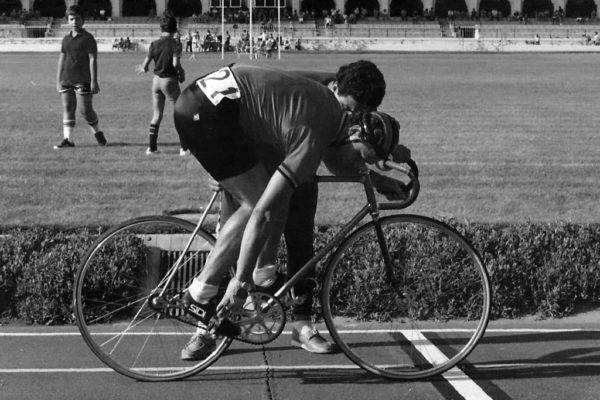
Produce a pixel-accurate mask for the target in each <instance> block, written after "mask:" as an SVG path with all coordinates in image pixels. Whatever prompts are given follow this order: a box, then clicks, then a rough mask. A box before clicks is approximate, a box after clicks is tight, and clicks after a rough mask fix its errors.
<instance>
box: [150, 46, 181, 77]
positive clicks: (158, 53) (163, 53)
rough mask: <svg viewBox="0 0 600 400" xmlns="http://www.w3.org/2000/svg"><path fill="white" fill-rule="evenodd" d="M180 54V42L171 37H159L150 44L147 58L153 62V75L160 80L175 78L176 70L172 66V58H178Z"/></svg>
mask: <svg viewBox="0 0 600 400" xmlns="http://www.w3.org/2000/svg"><path fill="white" fill-rule="evenodd" d="M181 52H182V46H181V42H179V41H177V40H175V39H174V38H173V37H172V36H165V37H161V38H160V39H158V40H155V41H154V42H152V43H150V48H149V49H148V58H150V59H151V60H154V75H157V76H159V77H161V78H173V77H177V70H176V69H175V67H174V66H173V57H174V56H177V57H180V56H181Z"/></svg>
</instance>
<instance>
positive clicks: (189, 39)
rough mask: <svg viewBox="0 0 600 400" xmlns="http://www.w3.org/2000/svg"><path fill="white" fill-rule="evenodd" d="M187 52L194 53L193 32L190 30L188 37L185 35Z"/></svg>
mask: <svg viewBox="0 0 600 400" xmlns="http://www.w3.org/2000/svg"><path fill="white" fill-rule="evenodd" d="M185 52H186V53H193V49H192V31H191V30H188V33H187V35H185Z"/></svg>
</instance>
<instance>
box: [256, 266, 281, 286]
mask: <svg viewBox="0 0 600 400" xmlns="http://www.w3.org/2000/svg"><path fill="white" fill-rule="evenodd" d="M252 279H254V284H255V285H257V286H262V287H269V286H271V285H272V284H274V283H275V281H276V280H277V270H276V269H275V266H274V265H265V266H263V267H260V268H255V269H254V272H252Z"/></svg>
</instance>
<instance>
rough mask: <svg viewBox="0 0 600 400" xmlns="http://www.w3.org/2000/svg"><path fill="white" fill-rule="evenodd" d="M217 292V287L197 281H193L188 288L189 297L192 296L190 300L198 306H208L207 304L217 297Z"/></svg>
mask: <svg viewBox="0 0 600 400" xmlns="http://www.w3.org/2000/svg"><path fill="white" fill-rule="evenodd" d="M218 291H219V287H218V286H216V285H211V284H209V283H206V282H201V281H199V280H198V279H194V281H193V282H192V284H191V285H190V287H189V288H188V292H189V293H190V296H192V299H194V300H195V301H197V302H198V303H200V304H208V302H209V301H210V300H211V299H212V298H213V297H215V296H216V295H217V293H218Z"/></svg>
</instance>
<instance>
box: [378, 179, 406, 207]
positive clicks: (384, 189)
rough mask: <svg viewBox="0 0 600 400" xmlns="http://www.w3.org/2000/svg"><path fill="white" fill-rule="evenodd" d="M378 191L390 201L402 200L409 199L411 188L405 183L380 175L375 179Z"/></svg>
mask: <svg viewBox="0 0 600 400" xmlns="http://www.w3.org/2000/svg"><path fill="white" fill-rule="evenodd" d="M373 183H374V184H375V188H376V189H377V192H379V193H381V194H382V195H384V196H385V198H386V199H388V200H390V201H402V200H406V199H408V193H409V189H408V186H406V185H405V184H404V183H402V182H400V181H398V180H396V179H393V178H390V177H387V176H382V175H378V178H377V179H376V180H374V181H373Z"/></svg>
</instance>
